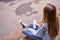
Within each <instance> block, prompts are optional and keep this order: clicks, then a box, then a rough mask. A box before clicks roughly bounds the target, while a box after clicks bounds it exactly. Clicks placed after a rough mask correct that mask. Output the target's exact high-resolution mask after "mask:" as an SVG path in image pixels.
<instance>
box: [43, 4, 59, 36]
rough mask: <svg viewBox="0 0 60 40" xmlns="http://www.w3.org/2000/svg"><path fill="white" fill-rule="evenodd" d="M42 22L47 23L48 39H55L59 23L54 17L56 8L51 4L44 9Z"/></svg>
mask: <svg viewBox="0 0 60 40" xmlns="http://www.w3.org/2000/svg"><path fill="white" fill-rule="evenodd" d="M43 12H44V16H43V19H44V22H47V23H48V33H49V35H50V37H56V36H57V35H58V32H59V22H58V18H57V17H56V7H55V6H54V5H53V4H47V5H46V6H45V7H44V10H43Z"/></svg>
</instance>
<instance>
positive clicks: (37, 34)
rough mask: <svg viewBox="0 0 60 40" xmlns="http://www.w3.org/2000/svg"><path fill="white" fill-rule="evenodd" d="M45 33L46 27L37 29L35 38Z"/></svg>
mask: <svg viewBox="0 0 60 40" xmlns="http://www.w3.org/2000/svg"><path fill="white" fill-rule="evenodd" d="M46 31H47V28H46V25H42V26H41V27H40V28H39V29H38V32H37V33H36V36H38V37H42V36H43V35H44V34H45V33H46Z"/></svg>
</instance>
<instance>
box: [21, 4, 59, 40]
mask: <svg viewBox="0 0 60 40" xmlns="http://www.w3.org/2000/svg"><path fill="white" fill-rule="evenodd" d="M43 14H44V15H43V25H41V26H40V24H39V25H38V22H33V23H30V24H24V23H23V22H22V21H20V23H21V24H22V26H23V27H24V29H23V30H22V32H23V33H24V34H25V35H27V36H28V37H30V38H32V39H34V40H55V37H56V36H57V35H58V32H59V22H58V21H59V20H58V18H57V16H56V7H55V6H54V5H52V4H47V5H46V6H45V7H44V9H43ZM31 25H32V26H31ZM25 26H27V27H29V28H25Z"/></svg>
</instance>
